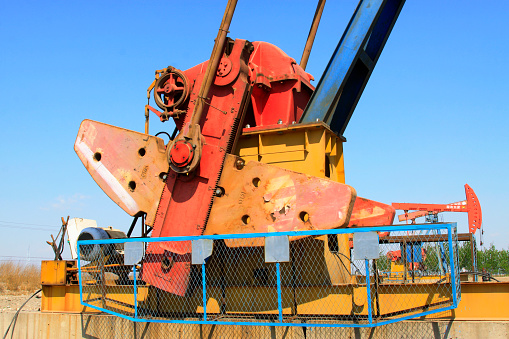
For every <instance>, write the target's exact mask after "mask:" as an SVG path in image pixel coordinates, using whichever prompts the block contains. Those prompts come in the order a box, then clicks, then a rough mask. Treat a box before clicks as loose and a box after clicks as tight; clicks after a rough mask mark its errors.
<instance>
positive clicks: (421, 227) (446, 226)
mask: <svg viewBox="0 0 509 339" xmlns="http://www.w3.org/2000/svg"><path fill="white" fill-rule="evenodd" d="M452 227H456V223H437V224H413V225H399V226H394V225H392V226H376V227H361V228H338V229H331V230H312V231H289V232H270V233H241V234H214V235H196V236H180V237H159V238H123V239H122V238H121V239H100V240H79V241H78V246H79V245H96V244H97V245H101V244H124V243H126V242H139V241H143V242H147V243H148V242H164V241H188V240H200V239H210V240H224V239H249V238H264V237H274V236H282V235H287V236H290V237H291V236H303V235H309V236H319V235H332V234H353V233H363V232H401V231H427V230H451V228H452Z"/></svg>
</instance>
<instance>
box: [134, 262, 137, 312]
mask: <svg viewBox="0 0 509 339" xmlns="http://www.w3.org/2000/svg"><path fill="white" fill-rule="evenodd" d="M133 282H134V318H135V319H136V318H138V286H137V282H136V264H134V265H133Z"/></svg>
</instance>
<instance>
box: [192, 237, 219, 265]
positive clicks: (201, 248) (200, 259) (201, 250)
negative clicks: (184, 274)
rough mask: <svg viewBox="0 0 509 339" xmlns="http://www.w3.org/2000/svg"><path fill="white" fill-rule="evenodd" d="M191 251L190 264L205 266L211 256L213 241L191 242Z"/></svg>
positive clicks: (200, 240)
mask: <svg viewBox="0 0 509 339" xmlns="http://www.w3.org/2000/svg"><path fill="white" fill-rule="evenodd" d="M191 250H192V253H191V263H192V264H193V265H202V264H205V263H206V262H207V260H208V259H209V258H210V256H211V255H212V251H213V250H214V240H212V239H198V240H191Z"/></svg>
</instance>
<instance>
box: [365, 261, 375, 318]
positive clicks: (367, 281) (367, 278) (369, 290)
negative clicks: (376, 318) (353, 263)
mask: <svg viewBox="0 0 509 339" xmlns="http://www.w3.org/2000/svg"><path fill="white" fill-rule="evenodd" d="M365 260H366V294H367V298H366V300H367V301H368V320H369V323H370V324H371V323H372V322H373V315H372V311H371V288H370V284H371V282H370V280H369V260H368V259H365Z"/></svg>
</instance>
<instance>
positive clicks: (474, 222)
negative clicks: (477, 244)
mask: <svg viewBox="0 0 509 339" xmlns="http://www.w3.org/2000/svg"><path fill="white" fill-rule="evenodd" d="M465 196H466V199H465V200H462V201H459V202H453V203H450V204H412V203H392V207H394V208H395V209H397V210H403V211H405V214H401V215H400V216H398V218H399V221H408V220H410V221H411V222H412V223H415V219H416V218H419V217H424V216H430V215H431V216H435V217H436V215H437V214H438V213H441V212H466V213H468V231H469V232H470V233H472V234H475V232H476V231H477V230H478V229H480V228H481V225H482V212H481V204H479V199H477V195H476V194H475V192H474V190H473V189H472V188H471V187H470V186H469V185H468V184H465ZM409 211H415V212H409Z"/></svg>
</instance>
